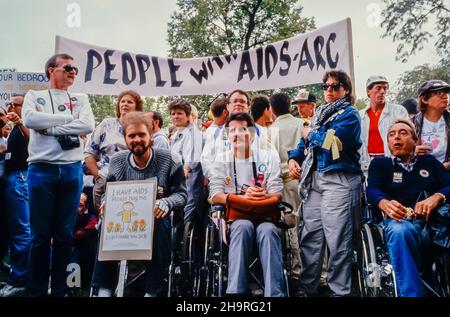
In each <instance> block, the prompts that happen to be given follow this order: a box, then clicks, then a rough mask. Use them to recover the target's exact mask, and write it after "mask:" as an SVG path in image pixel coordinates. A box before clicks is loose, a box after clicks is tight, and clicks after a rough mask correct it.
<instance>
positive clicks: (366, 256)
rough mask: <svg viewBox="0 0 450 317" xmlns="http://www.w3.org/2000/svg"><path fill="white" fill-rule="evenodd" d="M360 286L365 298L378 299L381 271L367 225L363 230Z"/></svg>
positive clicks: (361, 233)
mask: <svg viewBox="0 0 450 317" xmlns="http://www.w3.org/2000/svg"><path fill="white" fill-rule="evenodd" d="M360 235H361V255H360V263H359V264H360V265H359V273H360V276H359V277H360V286H361V289H360V291H361V295H362V296H363V297H377V296H378V294H379V289H380V270H379V266H378V263H377V258H376V254H375V245H374V242H373V237H372V231H371V229H370V227H369V225H368V224H367V223H365V224H364V225H363V226H362V228H361V232H360Z"/></svg>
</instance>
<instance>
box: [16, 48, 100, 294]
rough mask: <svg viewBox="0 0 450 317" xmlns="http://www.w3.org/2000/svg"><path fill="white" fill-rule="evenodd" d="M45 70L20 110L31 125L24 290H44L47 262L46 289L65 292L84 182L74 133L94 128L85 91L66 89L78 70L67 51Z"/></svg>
mask: <svg viewBox="0 0 450 317" xmlns="http://www.w3.org/2000/svg"><path fill="white" fill-rule="evenodd" d="M45 72H46V75H47V77H48V78H49V79H50V89H49V90H41V91H33V90H30V91H29V92H28V93H27V94H26V96H25V100H24V105H23V109H22V114H23V121H24V123H25V126H26V127H27V128H29V129H30V141H29V145H28V152H29V157H28V163H29V169H28V190H29V205H30V224H31V234H32V241H31V250H30V262H29V274H30V277H29V285H28V290H29V295H31V296H45V295H47V290H48V281H49V276H50V267H51V294H52V295H53V296H65V295H66V294H67V293H68V286H67V282H66V278H67V271H66V270H67V265H68V264H69V263H70V260H71V247H72V234H73V232H74V229H75V222H76V217H77V208H78V203H79V198H80V194H81V189H82V185H83V173H82V170H81V160H82V159H83V149H82V147H81V146H80V140H79V137H80V136H81V135H87V134H88V133H91V132H92V131H93V129H94V116H93V114H92V110H91V107H90V104H89V99H88V97H87V95H84V94H74V93H69V92H68V88H69V87H70V86H71V85H72V84H73V82H74V80H75V78H76V75H77V74H78V69H77V68H76V67H75V66H73V58H72V57H71V56H69V55H67V54H56V55H54V56H52V57H51V58H50V59H49V60H48V61H47V63H46V65H45ZM51 242H52V250H51V252H50V244H51ZM50 259H51V263H50Z"/></svg>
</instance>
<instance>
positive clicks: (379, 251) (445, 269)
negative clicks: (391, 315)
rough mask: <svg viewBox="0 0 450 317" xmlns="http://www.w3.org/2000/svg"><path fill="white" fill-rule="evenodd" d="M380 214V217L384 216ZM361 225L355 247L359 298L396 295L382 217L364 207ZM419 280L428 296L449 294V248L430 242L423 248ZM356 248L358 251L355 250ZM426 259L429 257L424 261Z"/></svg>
mask: <svg viewBox="0 0 450 317" xmlns="http://www.w3.org/2000/svg"><path fill="white" fill-rule="evenodd" d="M384 217H385V216H384V215H383V219H384ZM363 219H364V220H363V224H362V227H361V229H360V231H359V237H358V238H359V242H360V244H359V247H360V250H356V251H355V254H357V255H356V257H357V261H356V262H357V267H358V269H357V272H358V278H357V280H358V287H359V291H360V295H361V296H362V297H398V296H399V293H398V289H397V283H396V278H395V272H394V268H393V266H392V264H390V259H389V254H388V250H387V247H386V243H385V241H384V226H383V225H381V224H379V223H382V222H383V221H382V220H383V219H380V217H378V218H377V217H376V215H374V214H373V212H372V210H371V208H370V206H367V208H366V215H365V217H363ZM426 249H427V250H426V251H427V252H426V254H424V256H423V259H424V265H423V269H422V272H421V280H422V284H423V285H424V287H425V289H426V291H427V293H428V294H429V295H430V296H436V297H448V296H450V278H449V276H450V250H449V249H446V248H443V247H439V246H437V245H435V244H433V243H432V242H431V241H430V247H429V248H426ZM358 251H359V252H358ZM427 259H428V260H427Z"/></svg>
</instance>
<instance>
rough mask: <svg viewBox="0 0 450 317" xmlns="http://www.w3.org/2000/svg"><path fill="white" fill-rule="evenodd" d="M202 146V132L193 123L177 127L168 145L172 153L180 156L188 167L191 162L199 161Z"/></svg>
mask: <svg viewBox="0 0 450 317" xmlns="http://www.w3.org/2000/svg"><path fill="white" fill-rule="evenodd" d="M202 148H203V135H202V132H201V131H200V130H199V129H198V127H197V126H196V125H193V124H190V125H188V126H187V127H185V128H183V129H179V130H178V131H177V132H176V133H175V135H174V136H173V140H172V143H171V146H170V149H171V151H172V153H176V154H178V155H179V156H180V157H181V159H182V162H183V166H184V167H185V168H186V167H189V166H190V165H191V164H192V163H198V162H200V156H201V154H202Z"/></svg>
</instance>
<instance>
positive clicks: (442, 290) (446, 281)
mask: <svg viewBox="0 0 450 317" xmlns="http://www.w3.org/2000/svg"><path fill="white" fill-rule="evenodd" d="M431 270H432V279H433V286H434V289H435V290H436V292H437V293H438V294H439V295H440V296H441V297H449V296H450V278H449V274H450V272H449V271H450V256H449V255H448V254H444V255H442V256H439V257H436V259H435V261H434V263H433V265H432V267H431Z"/></svg>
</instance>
